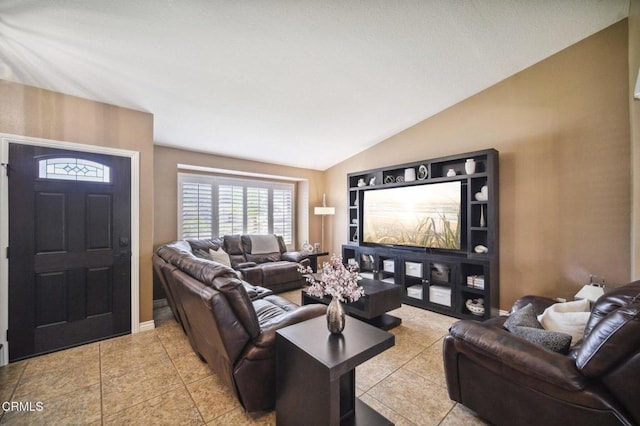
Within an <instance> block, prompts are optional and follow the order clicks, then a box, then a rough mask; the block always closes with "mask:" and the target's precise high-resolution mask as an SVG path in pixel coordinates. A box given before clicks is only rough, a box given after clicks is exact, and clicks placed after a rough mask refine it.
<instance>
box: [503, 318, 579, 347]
mask: <svg viewBox="0 0 640 426" xmlns="http://www.w3.org/2000/svg"><path fill="white" fill-rule="evenodd" d="M509 331H511V333H513V334H515V335H516V336H520V337H522V338H523V339H525V340H528V341H529V342H531V343H535V344H536V345H540V346H543V347H545V348H547V349H549V350H551V351H554V352H559V353H563V354H566V353H567V352H568V351H569V347H570V346H571V336H570V335H569V334H566V333H559V332H556V331H549V330H544V329H540V328H534V327H522V326H519V325H516V326H512V327H511V328H510V329H509Z"/></svg>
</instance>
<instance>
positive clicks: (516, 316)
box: [504, 303, 542, 331]
mask: <svg viewBox="0 0 640 426" xmlns="http://www.w3.org/2000/svg"><path fill="white" fill-rule="evenodd" d="M513 327H530V328H538V329H540V328H542V324H540V322H539V321H538V316H537V315H536V313H535V311H534V310H533V305H532V304H531V303H529V304H527V305H526V306H524V307H523V308H520V309H518V310H517V311H514V312H512V313H511V314H510V315H509V317H508V318H507V319H506V320H505V322H504V328H506V329H507V330H509V331H513V330H512V328H513Z"/></svg>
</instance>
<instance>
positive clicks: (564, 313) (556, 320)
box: [538, 299, 591, 348]
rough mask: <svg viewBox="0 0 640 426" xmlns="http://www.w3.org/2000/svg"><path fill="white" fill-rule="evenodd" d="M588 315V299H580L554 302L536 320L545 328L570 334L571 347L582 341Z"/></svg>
mask: <svg viewBox="0 0 640 426" xmlns="http://www.w3.org/2000/svg"><path fill="white" fill-rule="evenodd" d="M589 315H591V313H590V312H589V301H588V300H587V299H582V300H574V301H571V302H562V303H555V304H553V305H551V306H549V307H548V308H547V309H545V310H544V312H543V313H542V314H541V315H540V316H538V320H539V321H540V324H542V326H543V327H544V328H545V330H551V331H557V332H559V333H566V334H570V335H571V338H572V339H571V347H572V348H573V347H575V346H576V345H578V344H579V343H580V342H581V341H582V336H583V335H584V327H585V325H586V324H587V320H588V319H589Z"/></svg>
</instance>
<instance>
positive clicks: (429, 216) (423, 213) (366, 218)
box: [362, 182, 461, 250]
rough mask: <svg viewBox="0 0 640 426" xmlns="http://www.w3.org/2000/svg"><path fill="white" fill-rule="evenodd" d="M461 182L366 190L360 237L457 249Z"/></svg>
mask: <svg viewBox="0 0 640 426" xmlns="http://www.w3.org/2000/svg"><path fill="white" fill-rule="evenodd" d="M460 186H461V184H460V182H444V183H437V184H427V185H416V186H408V187H398V188H387V189H379V190H372V191H366V193H365V194H364V200H363V202H364V206H363V218H362V226H363V241H364V242H366V243H375V244H391V245H406V246H416V247H429V248H439V249H453V250H459V249H460V210H461V207H460V206H461V194H460Z"/></svg>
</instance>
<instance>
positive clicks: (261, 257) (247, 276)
mask: <svg viewBox="0 0 640 426" xmlns="http://www.w3.org/2000/svg"><path fill="white" fill-rule="evenodd" d="M253 237H255V236H254V235H248V234H245V235H225V236H223V237H220V238H214V239H207V240H187V241H188V242H189V244H190V245H191V247H192V249H193V250H203V251H204V252H205V253H206V252H208V250H209V249H210V248H211V249H213V250H217V249H218V248H220V247H222V249H223V250H224V251H225V252H227V254H228V255H229V258H230V261H231V267H232V268H233V269H235V270H237V271H239V272H240V273H241V274H242V279H244V280H245V281H247V282H249V283H251V284H254V285H257V286H261V287H266V288H269V289H271V290H273V291H274V292H276V293H279V292H281V291H287V290H292V289H295V288H300V287H302V286H303V285H304V284H305V282H306V281H305V279H304V277H303V276H302V274H300V272H298V267H299V266H300V265H303V266H308V265H309V259H308V258H307V254H305V253H302V252H298V251H287V246H286V244H285V243H284V240H283V239H282V237H281V236H280V235H271V236H269V237H273V238H274V240H275V241H276V242H277V244H274V245H276V246H277V250H275V251H272V252H268V253H255V252H254V250H253V245H252V238H253ZM260 237H265V236H264V235H261V236H260Z"/></svg>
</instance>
